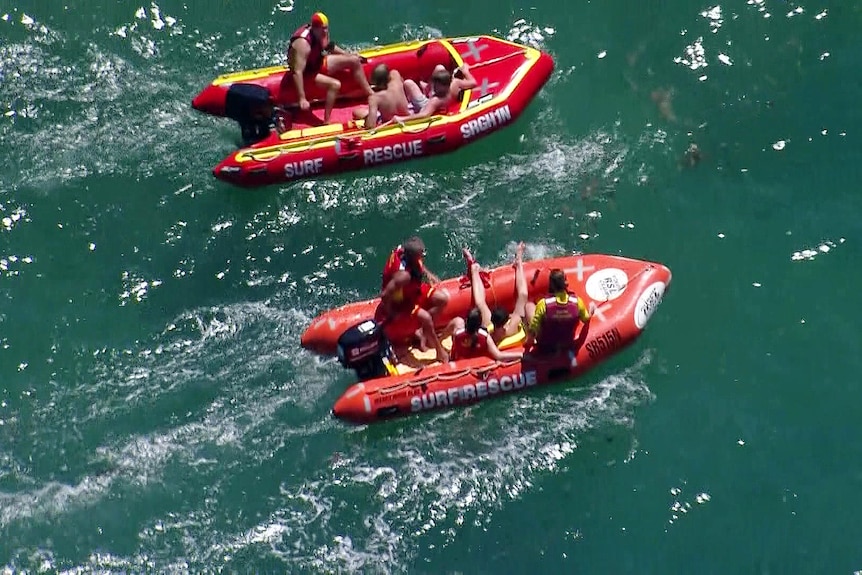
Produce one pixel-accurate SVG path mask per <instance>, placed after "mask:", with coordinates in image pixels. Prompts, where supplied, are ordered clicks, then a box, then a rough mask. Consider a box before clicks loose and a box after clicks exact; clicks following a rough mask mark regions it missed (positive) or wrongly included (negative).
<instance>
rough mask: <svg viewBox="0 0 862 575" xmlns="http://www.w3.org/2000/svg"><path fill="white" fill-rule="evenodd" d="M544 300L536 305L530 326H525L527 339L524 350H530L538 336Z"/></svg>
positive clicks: (542, 317) (543, 314) (543, 312)
mask: <svg viewBox="0 0 862 575" xmlns="http://www.w3.org/2000/svg"><path fill="white" fill-rule="evenodd" d="M545 309H546V308H545V300H544V298H543V299H540V300H539V302H538V303H537V304H536V311H535V312H533V319H532V320H530V325H529V326H527V339H526V341H525V342H524V349H530V348H531V347H533V344H534V343H535V341H536V337H537V336H538V335H539V329H540V328H541V327H542V319H544V317H545Z"/></svg>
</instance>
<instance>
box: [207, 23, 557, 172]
mask: <svg viewBox="0 0 862 575" xmlns="http://www.w3.org/2000/svg"><path fill="white" fill-rule="evenodd" d="M360 55H361V56H363V57H364V58H365V59H366V61H365V63H364V64H363V69H364V71H365V75H366V77H368V76H370V74H371V71H372V70H373V69H374V67H375V66H377V65H378V64H381V63H385V64H387V65H388V66H389V68H390V69H392V70H398V71H399V72H400V73H401V75H402V76H403V77H404V78H405V79H408V78H412V79H413V80H416V81H419V80H423V81H427V80H428V78H429V77H430V76H431V73H432V71H433V70H434V67H435V66H437V65H438V64H442V65H444V66H445V67H446V68H447V69H449V70H450V71H455V70H456V69H457V68H458V67H459V66H461V65H463V64H464V63H467V64H469V66H470V71H471V73H472V74H473V76H474V77H475V78H476V81H477V82H478V84H479V85H478V86H477V87H476V88H474V89H472V90H466V91H465V92H464V93H463V94H462V97H461V99H460V101H456V102H453V103H452V105H451V107H450V109H449V110H448V111H447V113H446V114H439V115H434V116H431V117H430V118H424V119H419V120H413V121H410V122H407V123H406V124H396V123H388V124H383V125H382V126H377V127H376V128H373V129H370V130H366V129H365V128H364V123H363V122H362V121H356V120H354V119H353V111H354V110H355V109H356V108H357V107H358V106H363V105H365V104H366V103H367V101H366V99H365V98H364V97H362V92H361V91H360V89H359V88H358V86H357V85H356V80H355V79H354V78H353V77H352V76H351V75H350V74H349V72H348V71H341V72H336V73H333V76H335V77H336V78H338V79H339V80H340V81H341V85H342V90H341V93H340V98H339V100H338V101H337V102H336V104H335V107H334V109H333V111H332V116H331V119H330V122H331V123H330V124H328V125H322V120H321V118H322V116H323V111H322V106H323V100H324V96H325V94H324V93H323V91H322V90H321V89H320V88H317V87H316V86H309V87H307V88H306V90H307V96H308V98H309V101H311V102H312V109H311V110H310V111H308V112H301V111H300V110H299V109H298V107H297V106H296V93H295V88H294V86H293V82H292V81H291V78H290V76H289V74H286V73H285V72H287V68H286V67H284V66H278V67H272V68H263V69H259V70H250V71H246V72H237V73H232V74H226V75H223V76H219V77H218V78H216V79H215V80H214V81H213V83H212V84H210V85H209V86H207V87H206V88H205V89H204V90H203V91H201V93H200V94H198V95H197V96H196V97H195V98H194V100H193V102H192V106H194V108H195V109H197V110H199V111H201V112H205V113H207V114H213V115H217V116H229V117H232V118H233V119H235V120H237V121H238V122H239V123H240V125H241V126H242V127H243V132H244V133H245V132H246V128H249V129H250V131H253V132H255V133H257V132H260V136H259V137H261V138H262V139H260V141H257V142H256V143H254V144H251V145H249V146H247V147H243V148H241V149H239V150H237V151H235V152H232V153H231V154H230V155H229V156H228V157H227V158H225V159H224V160H223V161H222V162H221V163H220V164H218V166H216V167H215V169H214V170H213V173H214V175H215V176H216V177H217V178H219V179H221V180H224V181H226V182H230V183H232V184H236V185H239V186H248V187H251V186H264V185H269V184H275V183H279V182H287V181H293V180H298V179H302V178H309V177H319V176H323V175H326V174H334V173H338V172H345V171H353V170H360V169H364V168H370V167H374V166H379V165H381V164H389V163H394V162H400V161H405V160H411V159H415V158H419V157H425V156H430V155H434V154H441V153H444V152H451V151H453V150H456V149H458V148H460V147H461V146H463V145H464V144H467V143H470V142H473V141H475V140H477V139H478V138H480V137H482V136H486V135H488V134H490V133H492V132H494V131H496V130H499V129H500V128H503V127H505V126H507V125H509V124H511V123H512V122H513V121H514V120H515V119H516V118H517V117H518V115H519V114H520V113H521V112H522V111H523V110H524V108H526V107H527V105H528V104H529V103H530V101H531V100H532V99H533V97H534V96H535V95H536V93H537V92H538V91H539V89H540V88H541V87H542V86H543V85H544V84H545V82H546V81H547V80H548V78H549V77H550V75H551V72H552V70H553V67H554V63H553V60H552V59H551V57H550V56H549V55H548V54H546V53H544V52H541V51H539V50H537V49H535V48H531V47H529V46H522V45H520V44H515V43H512V42H508V41H506V40H501V39H499V38H494V37H491V36H474V37H465V38H448V39H436V40H423V41H414V42H404V43H400V44H393V45H389V46H382V47H378V48H373V49H369V50H364V51H362V52H361V53H360ZM270 104H275V106H277V107H278V108H281V109H282V110H283V111H285V112H284V113H283V118H284V120H285V123H286V125H285V126H284V127H283V131H282V132H281V133H279V132H278V131H277V130H270V128H269V119H270V117H269V116H267V114H262V115H263V116H267V117H265V118H264V119H263V122H264V123H263V124H262V125H259V122H260V121H261V113H258V114H257V115H255V109H257V110H263V109H267V108H266V107H267V106H268V105H270ZM256 122H257V123H256ZM267 134H268V135H267Z"/></svg>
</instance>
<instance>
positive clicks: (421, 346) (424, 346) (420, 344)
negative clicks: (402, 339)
mask: <svg viewBox="0 0 862 575" xmlns="http://www.w3.org/2000/svg"><path fill="white" fill-rule="evenodd" d="M414 347H416V349H418V350H419V351H428V349H429V348H428V342H427V341H426V340H425V332H423V331H422V328H419V329H417V330H416V345H415V346H414Z"/></svg>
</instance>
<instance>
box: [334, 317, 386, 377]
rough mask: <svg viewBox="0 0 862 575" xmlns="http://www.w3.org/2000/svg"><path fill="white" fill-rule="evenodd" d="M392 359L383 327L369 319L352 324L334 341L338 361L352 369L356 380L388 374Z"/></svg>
mask: <svg viewBox="0 0 862 575" xmlns="http://www.w3.org/2000/svg"><path fill="white" fill-rule="evenodd" d="M394 357H395V356H394V353H393V352H392V346H391V345H390V343H389V340H388V339H387V338H386V335H385V334H384V333H383V326H382V325H380V324H378V323H377V322H376V321H374V320H373V319H369V320H366V321H363V322H362V323H358V324H356V325H354V326H353V327H351V328H350V329H348V330H347V331H345V332H344V333H343V334H341V337H339V338H338V362H339V363H340V364H341V365H343V366H344V367H346V368H348V369H352V370H354V371H355V372H356V375H357V376H359V380H360V381H365V380H367V379H373V378H375V377H384V376H386V375H389V367H391V366H392V365H393V360H394Z"/></svg>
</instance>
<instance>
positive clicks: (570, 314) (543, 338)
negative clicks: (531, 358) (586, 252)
mask: <svg viewBox="0 0 862 575" xmlns="http://www.w3.org/2000/svg"><path fill="white" fill-rule="evenodd" d="M568 287H569V286H568V283H567V282H566V274H565V272H563V270H560V269H553V270H551V276H550V278H549V279H548V291H549V292H550V293H551V295H550V297H546V298H543V299H540V300H539V301H538V302H537V303H536V304H535V307H529V306H528V308H527V315H528V317H530V325H529V329H528V330H527V341H526V342H525V343H524V349H526V350H527V353H529V354H531V355H553V354H557V353H560V352H574V353H575V354H577V351H578V349H580V347H581V346H582V345H583V343H584V341H585V340H586V337H587V331H588V329H589V325H590V319H591V318H592V314H593V312H594V311H595V309H596V304H595V303H590V307H589V309H587V306H586V305H584V301H583V300H582V299H581V298H579V297H578V296H576V295H574V294H570V293H569V291H568ZM579 322H581V323H583V324H584V325H583V327H582V328H581V331H580V333H579V335H578V338H577V340H574V341H573V338H574V335H575V329H576V328H577V326H578V323H579Z"/></svg>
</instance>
